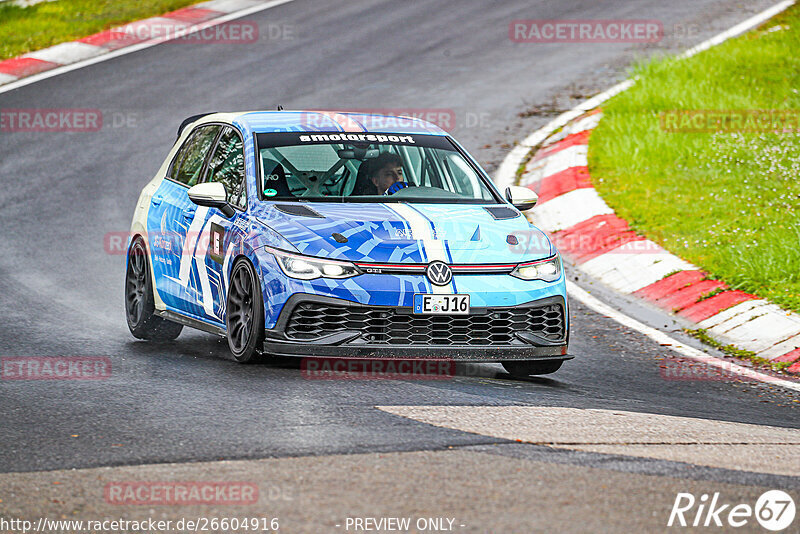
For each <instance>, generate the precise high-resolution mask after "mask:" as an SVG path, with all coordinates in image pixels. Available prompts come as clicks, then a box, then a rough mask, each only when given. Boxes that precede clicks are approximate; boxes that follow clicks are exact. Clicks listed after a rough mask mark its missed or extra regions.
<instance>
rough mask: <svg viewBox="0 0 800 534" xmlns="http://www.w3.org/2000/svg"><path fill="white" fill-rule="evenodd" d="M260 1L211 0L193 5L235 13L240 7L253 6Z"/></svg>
mask: <svg viewBox="0 0 800 534" xmlns="http://www.w3.org/2000/svg"><path fill="white" fill-rule="evenodd" d="M258 3H259V2H258V1H256V0H211V1H210V2H203V3H201V4H195V5H193V6H191V7H197V8H200V9H212V10H214V11H221V12H223V13H233V12H234V11H239V10H240V9H247V8H249V7H252V6H254V5H256V4H258Z"/></svg>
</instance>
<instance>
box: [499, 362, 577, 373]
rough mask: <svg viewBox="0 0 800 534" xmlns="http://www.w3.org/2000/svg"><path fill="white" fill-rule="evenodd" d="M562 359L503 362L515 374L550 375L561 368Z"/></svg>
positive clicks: (509, 371) (507, 369)
mask: <svg viewBox="0 0 800 534" xmlns="http://www.w3.org/2000/svg"><path fill="white" fill-rule="evenodd" d="M562 363H564V362H563V361H562V360H549V361H543V362H535V361H508V362H503V367H505V369H506V371H508V373H509V374H510V375H513V376H531V375H549V374H550V373H555V372H556V371H558V370H559V369H560V368H561V364H562Z"/></svg>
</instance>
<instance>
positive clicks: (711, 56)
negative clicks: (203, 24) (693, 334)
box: [589, 6, 800, 312]
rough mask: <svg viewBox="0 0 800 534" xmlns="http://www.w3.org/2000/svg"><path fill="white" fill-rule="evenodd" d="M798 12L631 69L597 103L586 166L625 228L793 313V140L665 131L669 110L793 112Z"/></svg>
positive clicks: (799, 242) (799, 299)
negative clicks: (617, 88)
mask: <svg viewBox="0 0 800 534" xmlns="http://www.w3.org/2000/svg"><path fill="white" fill-rule="evenodd" d="M797 50H800V6H794V7H792V8H790V9H789V10H787V11H786V12H784V13H782V14H781V15H779V16H778V17H776V18H774V19H772V20H770V21H769V22H768V23H766V24H765V25H763V26H762V27H761V28H760V29H758V30H756V31H753V32H751V33H748V34H746V35H744V36H742V37H739V38H737V39H734V40H731V41H728V42H726V43H724V44H722V45H720V46H717V47H715V48H712V49H710V50H708V51H706V52H703V53H701V54H698V55H697V56H694V57H692V58H689V59H684V60H678V59H675V58H659V59H657V60H655V61H652V62H649V63H646V64H642V65H639V66H638V67H637V68H636V69H635V70H636V72H635V74H637V75H639V77H640V80H639V81H638V82H637V83H636V85H634V86H633V87H632V88H631V89H629V90H627V91H626V92H624V93H622V94H620V95H618V96H617V97H615V98H614V99H612V100H611V101H609V102H608V104H607V105H606V106H604V118H603V120H602V121H601V122H600V125H599V126H598V128H597V129H596V130H594V132H593V133H592V141H591V144H590V146H589V167H590V171H591V175H592V180H593V182H594V185H595V187H596V188H597V190H598V192H599V193H600V195H601V196H602V197H603V198H604V199H605V200H606V202H607V203H608V204H609V205H610V206H611V207H612V208H613V209H614V210H615V211H616V212H617V214H618V215H620V216H621V217H623V218H624V219H626V220H628V221H629V222H630V224H631V226H632V227H633V228H634V229H635V230H637V231H639V232H641V233H643V234H645V235H647V236H648V237H649V238H651V239H653V240H654V241H657V242H658V243H659V244H661V245H662V246H664V247H665V248H666V249H667V250H670V251H671V252H673V253H675V254H677V255H679V256H681V257H682V258H685V259H686V260H688V261H690V262H692V263H694V264H695V265H698V266H700V267H701V268H702V269H704V270H705V271H707V272H708V273H709V274H710V275H711V276H712V277H714V278H718V279H721V280H724V281H725V282H727V283H728V284H729V285H730V286H731V287H732V288H734V289H741V290H743V291H747V292H750V293H754V294H757V295H759V296H761V297H764V298H767V299H770V300H771V301H773V302H774V303H776V304H779V305H780V306H782V307H784V308H786V309H790V310H793V311H795V312H800V180H799V179H798V177H799V176H800V133H798V131H797V129H795V131H793V132H788V133H775V132H770V133H743V132H738V133H737V132H731V131H730V130H727V131H724V132H719V131H717V132H714V133H673V132H670V131H667V130H666V129H664V128H662V126H661V121H660V117H661V116H662V115H661V114H662V113H664V112H667V113H669V112H673V111H676V110H791V111H793V112H794V111H797V114H796V115H800V111H798V110H800V54H797Z"/></svg>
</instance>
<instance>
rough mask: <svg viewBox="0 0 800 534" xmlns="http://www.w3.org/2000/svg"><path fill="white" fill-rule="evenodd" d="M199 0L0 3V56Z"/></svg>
mask: <svg viewBox="0 0 800 534" xmlns="http://www.w3.org/2000/svg"><path fill="white" fill-rule="evenodd" d="M197 1H198V0H114V1H108V0H107V1H97V0H56V1H55V2H42V3H40V4H35V5H33V6H30V7H24V8H23V7H18V6H15V5H9V4H6V3H3V4H0V59H8V58H11V57H15V56H18V55H20V54H24V53H26V52H31V51H33V50H39V49H41V48H47V47H48V46H52V45H54V44H58V43H63V42H64V41H72V40H74V39H79V38H81V37H86V36H87V35H91V34H93V33H97V32H100V31H103V30H105V29H108V28H111V27H113V26H116V25H119V24H124V23H126V22H131V21H134V20H139V19H143V18H148V17H152V16H156V15H161V14H164V13H167V12H169V11H173V10H175V9H179V8H181V7H185V6H188V5H191V4H196V3H197Z"/></svg>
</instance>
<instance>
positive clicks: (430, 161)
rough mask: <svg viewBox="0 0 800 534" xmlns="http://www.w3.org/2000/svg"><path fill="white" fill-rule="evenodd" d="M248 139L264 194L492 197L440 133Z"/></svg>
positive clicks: (348, 198)
mask: <svg viewBox="0 0 800 534" xmlns="http://www.w3.org/2000/svg"><path fill="white" fill-rule="evenodd" d="M256 141H257V145H258V152H259V156H260V161H261V176H262V184H261V197H262V198H264V199H267V200H294V199H308V200H311V199H313V200H332V201H333V200H335V201H338V202H370V201H373V200H380V201H383V200H386V198H385V197H387V196H392V200H396V201H402V202H453V203H457V202H463V203H495V202H498V198H497V197H496V195H495V194H494V193H493V191H492V189H491V188H490V186H489V185H488V183H487V182H488V179H487V178H486V177H485V176H484V175H482V174H481V173H480V171H479V169H477V168H475V167H473V165H472V164H471V163H470V162H469V161H468V160H467V159H465V157H464V155H463V154H461V153H460V152H459V151H458V149H457V147H456V146H454V144H453V143H452V142H451V141H450V140H449V139H448V138H446V137H444V136H436V135H427V134H411V135H409V134H402V135H401V134H397V135H395V134H372V133H363V134H355V133H329V132H324V133H311V132H278V133H260V134H257V135H256ZM390 189H391V191H390ZM376 196H377V197H382V198H380V199H374V198H371V197H376Z"/></svg>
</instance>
